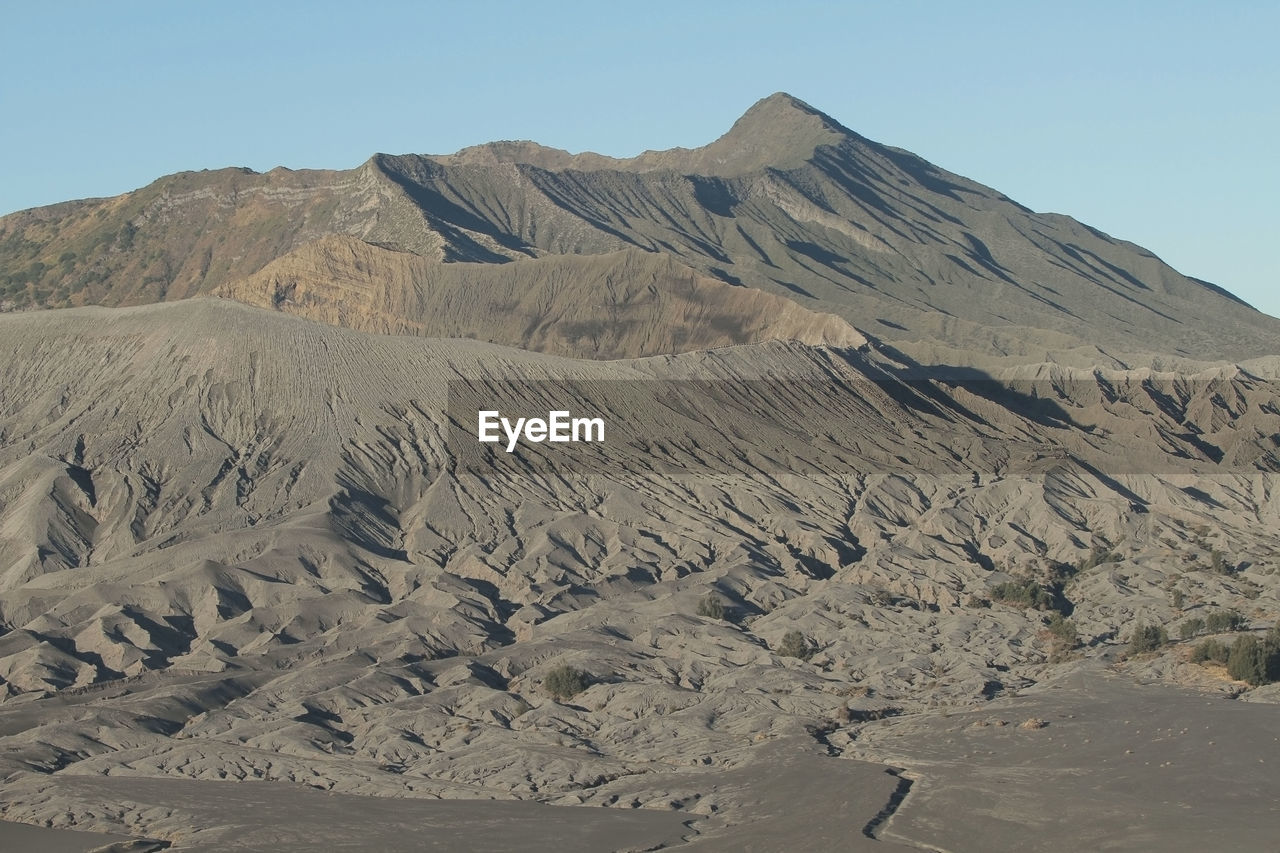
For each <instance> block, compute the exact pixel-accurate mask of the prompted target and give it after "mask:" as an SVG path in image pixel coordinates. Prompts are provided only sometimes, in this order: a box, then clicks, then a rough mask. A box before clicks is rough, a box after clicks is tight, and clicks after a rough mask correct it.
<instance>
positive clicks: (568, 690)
mask: <svg viewBox="0 0 1280 853" xmlns="http://www.w3.org/2000/svg"><path fill="white" fill-rule="evenodd" d="M542 686H543V687H544V688H546V691H547V693H548V694H550V696H551V698H553V699H555V700H556V701H558V702H563V701H564V700H565V699H571V698H573V697H574V696H576V695H578V694H579V693H581V692H582V691H583V690H586V689H587V688H588V687H590V686H591V676H590V675H588V674H587V673H586V672H584V671H583V670H580V669H575V668H574V667H571V666H557V667H556V668H555V669H553V670H551V671H550V672H548V673H547V677H546V678H544V679H543V680H542Z"/></svg>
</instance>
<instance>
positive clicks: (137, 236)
mask: <svg viewBox="0 0 1280 853" xmlns="http://www.w3.org/2000/svg"><path fill="white" fill-rule="evenodd" d="M332 234H346V235H349V236H352V237H355V238H357V239H360V240H363V241H365V242H368V243H371V244H374V245H377V246H382V247H385V248H389V249H394V250H399V251H408V252H412V253H414V254H417V255H421V256H423V257H424V258H428V259H432V260H436V261H440V262H445V263H452V262H463V263H487V264H493V265H501V264H506V263H509V262H511V261H514V260H519V259H529V258H539V257H544V256H547V255H605V254H609V253H613V252H617V251H621V250H623V249H638V250H641V251H645V252H651V253H658V254H663V255H667V256H670V257H672V258H674V259H676V260H677V261H678V262H679V263H681V264H682V265H684V266H687V267H690V268H691V269H694V270H695V271H696V272H697V273H698V274H700V275H703V276H707V277H710V278H715V279H718V280H720V281H723V282H726V283H728V284H732V285H741V286H745V287H748V288H755V289H760V290H764V291H766V292H769V293H772V294H774V295H776V296H782V297H785V298H787V299H789V300H791V301H793V302H796V303H798V304H799V305H800V306H801V307H803V308H805V309H808V310H814V311H818V312H820V313H834V314H837V315H838V316H840V317H842V318H843V319H844V320H845V321H846V322H848V323H850V324H851V325H853V326H854V327H855V328H858V329H860V330H861V332H862V333H863V334H865V335H867V336H868V337H870V338H872V339H873V340H875V341H881V342H883V343H884V344H885V345H886V346H888V347H889V348H890V349H892V350H894V351H896V352H898V353H900V354H901V355H902V357H904V358H907V359H909V360H914V361H917V362H920V363H924V364H940V365H958V366H973V367H981V368H993V369H996V368H1004V367H1010V366H1016V365H1017V364H1021V363H1026V362H1037V361H1042V360H1056V359H1065V360H1067V361H1068V362H1070V363H1072V364H1073V365H1075V366H1088V365H1089V364H1090V363H1098V364H1101V365H1104V366H1117V367H1133V366H1142V365H1149V364H1154V363H1157V362H1160V363H1168V362H1169V361H1170V360H1177V361H1183V362H1186V363H1188V364H1193V365H1194V364H1199V363H1208V362H1218V361H1240V360H1247V359H1251V358H1259V357H1265V356H1270V355H1274V354H1275V353H1276V350H1277V345H1276V341H1277V340H1280V320H1276V319H1275V318H1270V317H1267V316H1266V315H1263V314H1260V313H1259V312H1257V311H1254V310H1253V309H1252V308H1250V307H1249V306H1247V305H1246V304H1245V303H1243V302H1242V301H1241V300H1239V299H1238V298H1236V297H1234V296H1231V295H1230V294H1228V293H1227V292H1226V291H1225V290H1223V289H1222V288H1220V287H1218V286H1217V285H1212V284H1209V283H1205V282H1201V281H1200V280H1198V279H1192V278H1189V277H1187V276H1183V275H1181V274H1180V273H1178V272H1177V271H1176V270H1173V269H1172V268H1170V267H1169V266H1168V265H1167V264H1164V263H1163V262H1162V261H1160V259H1159V258H1157V257H1156V256H1155V255H1154V254H1152V253H1151V252H1149V251H1147V250H1145V249H1142V248H1141V247H1138V246H1135V245H1134V244H1132V243H1128V242H1126V241H1123V240H1118V239H1116V238H1113V237H1111V236H1109V235H1107V234H1105V233H1103V232H1101V231H1098V230H1097V229H1094V228H1091V227H1089V226H1087V225H1082V224H1080V223H1078V222H1077V221H1075V220H1074V219H1071V218H1070V217H1067V216H1063V215H1060V214H1041V213H1035V212H1033V211H1030V210H1029V209H1028V208H1026V207H1024V206H1022V205H1020V204H1018V203H1017V202H1015V201H1013V200H1011V199H1009V198H1008V197H1007V196H1006V195H1004V194H1003V193H1000V192H998V191H996V190H993V189H990V188H988V187H984V186H983V185H981V184H978V183H976V182H973V181H970V180H968V179H966V178H963V177H962V176H959V175H956V174H954V173H952V172H949V171H947V170H945V169H942V168H940V167H937V166H935V165H933V164H931V163H928V162H927V161H925V160H923V159H921V158H919V157H917V156H916V155H913V154H910V153H909V152H905V151H903V150H902V149H896V148H892V147H890V146H885V145H881V144H880V143H876V142H873V141H871V140H867V139H865V138H863V137H861V136H858V135H857V134H856V133H854V132H853V131H850V130H848V129H847V128H845V127H843V126H842V125H840V124H839V122H837V121H836V120H835V119H832V118H831V117H829V116H827V115H826V114H825V113H822V112H821V111H819V110H816V109H815V108H813V107H810V106H809V105H807V104H805V103H804V102H803V101H800V100H798V99H795V98H793V97H791V96H789V95H785V94H775V95H772V96H770V97H768V98H765V99H763V100H762V101H760V102H758V103H757V104H755V105H754V106H752V107H751V108H750V109H749V110H747V111H746V113H744V115H743V116H742V117H741V118H740V119H739V120H738V121H737V122H735V124H734V125H733V127H732V128H730V130H729V131H728V132H726V133H725V134H724V135H722V136H721V137H720V138H719V139H717V140H715V141H713V142H711V143H709V144H708V145H705V146H702V147H701V148H693V149H671V150H669V151H657V152H652V151H651V152H645V153H643V154H641V155H637V156H636V157H634V158H622V159H615V158H608V157H604V156H602V155H596V154H591V153H584V154H569V153H567V152H562V151H557V150H555V149H549V148H544V147H542V146H538V145H537V144H536V143H511V142H507V143H489V144H487V145H481V146H473V147H471V148H467V149H463V151H461V152H458V153H456V154H453V155H388V154H377V155H374V156H372V157H370V158H369V160H367V161H366V162H365V163H364V164H362V165H361V166H359V167H358V168H356V169H352V170H347V171H326V170H299V171H290V170H287V169H283V168H277V169H273V170H271V171H269V172H266V173H261V174H258V173H252V172H248V171H245V170H238V169H228V170H219V171H215V172H185V173H179V174H177V175H173V176H168V177H166V178H162V179H160V180H158V181H156V182H154V183H153V184H151V185H148V186H147V187H144V188H142V189H140V190H137V191H135V192H133V193H128V194H125V195H123V196H118V197H115V198H111V199H105V200H100V201H83V202H78V203H74V204H72V205H70V206H67V205H65V204H64V205H59V206H54V207H50V208H41V209H36V210H33V211H25V212H20V213H16V214H12V215H10V216H7V217H4V218H3V219H0V307H7V308H9V309H16V308H23V307H34V306H39V307H54V306H60V305H61V306H71V305H79V304H104V305H127V304H145V303H148V302H155V301H167V300H172V299H181V298H187V297H189V296H193V295H198V294H202V293H211V292H213V291H214V290H216V289H217V288H219V287H223V286H225V285H227V284H228V283H230V282H233V281H236V280H240V279H244V278H247V277H248V276H251V275H253V274H255V273H257V272H258V271H260V270H261V269H262V268H264V267H265V266H266V265H267V264H269V263H271V262H272V261H274V260H276V259H277V258H280V257H283V256H285V255H287V254H289V253H290V252H293V251H296V250H298V249H299V248H300V247H302V246H303V245H305V244H307V243H310V242H313V241H315V240H318V239H320V238H322V237H325V236H326V235H332ZM1046 341H1050V342H1056V343H1053V344H1052V345H1050V346H1046V345H1045V342H1046Z"/></svg>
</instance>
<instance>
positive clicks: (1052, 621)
mask: <svg viewBox="0 0 1280 853" xmlns="http://www.w3.org/2000/svg"><path fill="white" fill-rule="evenodd" d="M1049 633H1050V634H1052V635H1053V639H1054V640H1056V641H1057V643H1058V644H1059V645H1061V646H1062V647H1064V648H1067V649H1074V648H1075V647H1076V643H1077V642H1079V638H1080V634H1079V631H1077V630H1076V623H1074V622H1072V621H1071V620H1070V619H1066V618H1064V617H1063V615H1062V614H1061V613H1055V614H1053V615H1052V616H1050V617H1049Z"/></svg>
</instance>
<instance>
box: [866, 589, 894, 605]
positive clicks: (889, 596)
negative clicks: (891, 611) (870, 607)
mask: <svg viewBox="0 0 1280 853" xmlns="http://www.w3.org/2000/svg"><path fill="white" fill-rule="evenodd" d="M871 603H872V604H874V605H875V606H876V607H891V606H892V605H893V593H891V592H889V590H887V589H877V590H875V591H874V592H872V593H871Z"/></svg>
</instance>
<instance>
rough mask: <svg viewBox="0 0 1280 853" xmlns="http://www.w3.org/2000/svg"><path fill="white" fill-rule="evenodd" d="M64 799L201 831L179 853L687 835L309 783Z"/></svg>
mask: <svg viewBox="0 0 1280 853" xmlns="http://www.w3.org/2000/svg"><path fill="white" fill-rule="evenodd" d="M59 787H60V788H61V789H62V793H63V794H64V795H65V796H69V797H76V798H84V799H93V800H100V801H102V802H105V803H126V804H128V806H129V807H132V808H143V809H151V810H156V809H163V810H169V811H171V812H173V813H174V815H175V816H178V815H181V816H182V818H183V819H184V820H185V821H187V822H189V824H190V825H192V826H194V827H198V829H197V830H196V831H195V832H194V833H192V835H191V836H190V837H189V839H186V838H184V839H179V840H178V841H177V843H176V844H175V845H174V849H179V850H184V851H186V850H189V851H220V850H240V851H250V850H262V851H275V853H286V851H309V850H317V849H323V850H379V851H400V850H404V851H409V850H475V851H493V853H499V851H538V850H547V851H599V850H647V849H652V848H655V847H658V846H663V845H670V844H674V843H677V842H679V841H680V839H681V838H682V837H683V836H685V835H687V834H688V830H687V829H686V828H685V826H684V823H685V821H686V820H687V819H688V818H687V816H685V815H680V814H676V813H666V812H657V811H649V810H643V811H642V810H622V809H599V808H578V809H573V810H572V811H569V810H568V808H566V807H557V806H547V805H542V804H539V803H530V802H514V801H509V802H498V801H490V800H421V799H392V798H387V797H361V796H357V795H351V794H333V793H329V792H324V791H317V790H314V789H310V788H306V787H303V786H301V785H289V784H283V783H271V782H257V783H243V784H237V783H234V782H201V781H192V780H172V779H140V778H127V777H102V778H97V777H82V778H73V779H65V780H62V781H61V782H60V783H59Z"/></svg>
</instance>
